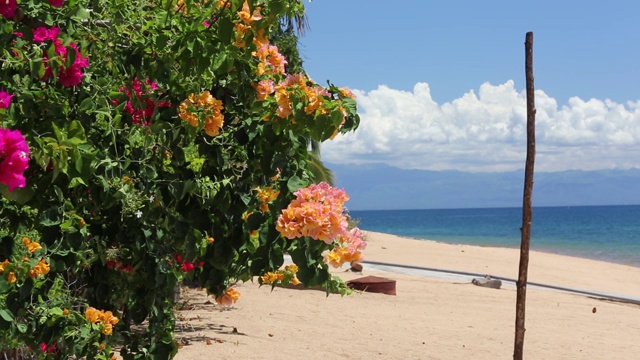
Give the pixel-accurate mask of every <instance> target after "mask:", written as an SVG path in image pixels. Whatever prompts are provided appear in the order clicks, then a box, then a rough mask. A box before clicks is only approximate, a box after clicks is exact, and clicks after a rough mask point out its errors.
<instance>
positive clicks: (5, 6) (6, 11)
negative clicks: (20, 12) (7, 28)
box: [0, 0, 18, 19]
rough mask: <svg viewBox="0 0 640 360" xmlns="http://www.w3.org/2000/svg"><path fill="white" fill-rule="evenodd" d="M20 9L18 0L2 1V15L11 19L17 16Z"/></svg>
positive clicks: (0, 5)
mask: <svg viewBox="0 0 640 360" xmlns="http://www.w3.org/2000/svg"><path fill="white" fill-rule="evenodd" d="M17 9H18V2H17V1H16V0H3V1H0V15H2V16H4V17H6V18H7V19H11V18H13V17H14V16H15V15H16V10H17Z"/></svg>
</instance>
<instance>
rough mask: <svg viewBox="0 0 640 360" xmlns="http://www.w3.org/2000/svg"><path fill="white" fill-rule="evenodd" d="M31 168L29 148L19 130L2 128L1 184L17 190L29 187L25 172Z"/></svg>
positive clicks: (0, 140)
mask: <svg viewBox="0 0 640 360" xmlns="http://www.w3.org/2000/svg"><path fill="white" fill-rule="evenodd" d="M28 167H29V146H28V145H27V141H26V139H25V138H24V136H23V135H22V133H20V131H18V130H9V129H2V128H0V183H2V184H5V185H7V186H8V187H9V191H10V192H13V190H15V188H17V187H20V188H23V187H25V186H26V185H27V179H26V178H25V177H24V172H25V170H27V168H28Z"/></svg>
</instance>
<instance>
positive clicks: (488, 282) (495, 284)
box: [471, 276, 502, 289]
mask: <svg viewBox="0 0 640 360" xmlns="http://www.w3.org/2000/svg"><path fill="white" fill-rule="evenodd" d="M471 283H472V284H473V285H477V286H482V287H487V288H491V289H500V287H501V286H502V281H500V280H498V279H492V278H491V276H486V277H483V278H474V279H473V280H471Z"/></svg>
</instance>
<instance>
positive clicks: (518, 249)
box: [360, 205, 640, 269]
mask: <svg viewBox="0 0 640 360" xmlns="http://www.w3.org/2000/svg"><path fill="white" fill-rule="evenodd" d="M634 206H635V205H634ZM360 230H362V232H364V233H374V234H384V235H391V236H396V237H399V238H402V239H410V240H417V241H431V242H435V243H438V244H447V245H462V246H476V247H480V248H498V249H511V250H517V251H520V243H518V246H513V247H509V246H500V245H482V244H472V243H464V242H455V241H448V240H434V239H427V238H420V237H415V236H406V235H395V234H390V233H382V232H379V231H373V230H366V229H360ZM534 245H536V244H535V243H534ZM530 252H538V253H543V254H549V255H558V256H564V257H569V258H576V259H584V260H593V261H600V262H605V263H608V264H615V265H624V266H631V267H634V268H638V269H640V263H637V264H636V263H625V262H619V261H615V260H614V259H609V258H598V257H589V256H579V255H575V254H569V253H563V252H557V251H553V250H551V249H549V250H546V249H542V250H540V249H530Z"/></svg>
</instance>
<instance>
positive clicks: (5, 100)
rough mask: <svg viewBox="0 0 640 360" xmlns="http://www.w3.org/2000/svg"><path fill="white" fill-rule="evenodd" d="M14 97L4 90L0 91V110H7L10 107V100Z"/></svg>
mask: <svg viewBox="0 0 640 360" xmlns="http://www.w3.org/2000/svg"><path fill="white" fill-rule="evenodd" d="M14 96H15V95H13V94H9V93H8V92H6V91H4V90H0V109H8V108H9V106H11V98H13V97H14Z"/></svg>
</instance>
